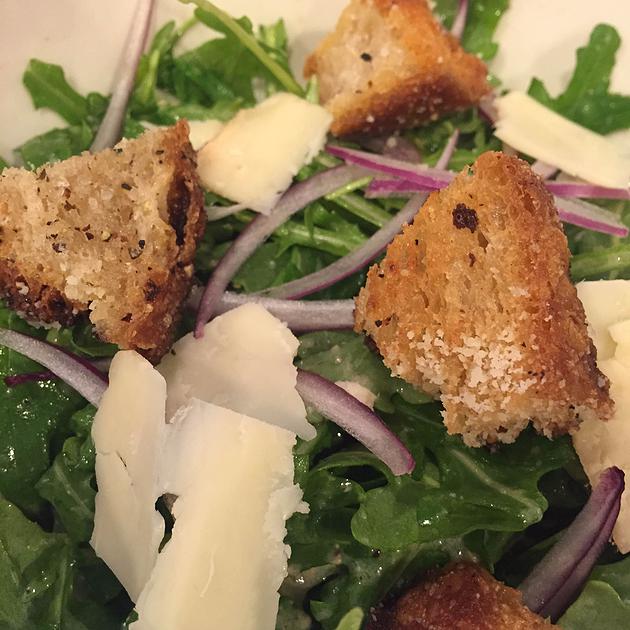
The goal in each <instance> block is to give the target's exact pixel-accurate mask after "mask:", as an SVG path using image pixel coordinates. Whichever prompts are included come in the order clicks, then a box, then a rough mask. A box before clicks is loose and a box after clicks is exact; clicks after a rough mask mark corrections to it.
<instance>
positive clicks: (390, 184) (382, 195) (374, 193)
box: [365, 179, 434, 199]
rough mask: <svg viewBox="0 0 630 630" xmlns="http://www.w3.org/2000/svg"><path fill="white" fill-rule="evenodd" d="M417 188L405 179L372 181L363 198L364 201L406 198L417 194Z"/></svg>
mask: <svg viewBox="0 0 630 630" xmlns="http://www.w3.org/2000/svg"><path fill="white" fill-rule="evenodd" d="M418 188H419V187H418V186H417V185H416V184H414V183H413V182H410V181H407V180H406V179H373V180H372V181H371V182H370V185H369V186H368V187H367V188H366V190H365V197H366V199H386V198H387V197H408V196H409V195H413V194H415V193H417V192H418ZM429 190H434V189H429Z"/></svg>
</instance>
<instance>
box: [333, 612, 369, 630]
mask: <svg viewBox="0 0 630 630" xmlns="http://www.w3.org/2000/svg"><path fill="white" fill-rule="evenodd" d="M363 617H364V614H363V611H362V610H361V609H360V608H353V609H352V610H349V611H348V612H347V613H346V614H345V615H344V616H343V619H342V620H341V621H340V622H339V625H338V626H337V628H336V630H361V626H362V625H363Z"/></svg>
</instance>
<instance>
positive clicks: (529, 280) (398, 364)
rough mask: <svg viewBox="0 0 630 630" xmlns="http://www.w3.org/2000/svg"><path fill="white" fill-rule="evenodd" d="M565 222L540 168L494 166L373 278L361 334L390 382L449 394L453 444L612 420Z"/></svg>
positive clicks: (432, 211) (465, 182) (481, 168)
mask: <svg viewBox="0 0 630 630" xmlns="http://www.w3.org/2000/svg"><path fill="white" fill-rule="evenodd" d="M568 268H569V251H568V248H567V240H566V237H565V235H564V233H563V231H562V226H561V224H560V221H559V219H558V213H557V210H556V208H555V206H554V203H553V197H552V196H551V195H550V194H549V192H548V191H547V189H546V188H545V186H544V184H543V183H542V181H541V180H540V179H539V178H538V176H536V175H535V174H534V173H533V172H532V171H531V169H530V168H529V166H528V165H527V164H526V163H525V162H523V161H522V160H519V159H517V158H514V157H509V156H507V155H504V154H502V153H491V152H489V153H485V154H483V155H482V156H481V157H480V158H479V159H478V160H477V161H476V162H475V164H474V165H473V167H472V169H470V170H465V171H464V172H463V173H461V174H460V175H458V176H457V178H456V179H455V180H454V181H453V182H452V184H451V185H450V186H449V187H448V188H446V189H444V190H442V191H440V192H435V193H433V194H432V195H431V196H430V197H429V198H428V200H427V201H426V203H425V204H424V206H423V207H422V208H421V210H420V212H419V213H418V214H417V216H416V217H415V220H414V222H413V223H412V224H411V225H408V226H406V227H405V229H404V231H403V233H402V234H401V235H399V236H398V237H396V239H395V240H394V241H393V242H392V244H391V245H390V246H389V248H388V250H387V254H386V256H385V258H384V260H383V261H382V262H381V263H380V264H379V265H375V266H373V267H372V268H371V269H370V271H369V274H368V278H367V282H366V285H365V287H364V288H363V289H362V291H361V293H360V294H359V296H358V298H357V301H356V315H355V318H356V328H357V330H364V331H365V332H367V333H368V334H369V335H371V337H372V338H373V340H374V341H375V342H376V345H377V346H378V349H379V350H380V352H381V354H382V356H383V359H384V361H385V364H386V365H387V366H388V367H389V368H390V369H391V370H392V372H393V373H394V374H395V375H397V376H401V377H402V378H404V379H405V380H407V381H409V382H410V383H412V384H413V385H415V386H417V387H418V388H420V389H423V390H424V391H426V392H428V393H431V394H436V393H438V392H440V393H441V399H442V402H443V404H444V412H443V413H444V420H445V424H446V427H447V428H448V430H449V432H451V433H461V434H462V435H463V436H464V440H465V441H466V443H468V444H469V445H473V446H477V445H480V444H482V443H484V442H489V443H491V442H497V441H498V442H512V441H514V439H515V438H516V437H517V435H518V434H519V433H520V432H521V431H522V430H523V429H524V428H525V427H526V425H527V424H528V422H529V421H530V420H531V421H532V423H533V424H534V426H535V428H536V429H537V430H538V431H540V432H542V433H544V434H545V435H547V436H549V437H551V436H555V435H558V434H561V433H565V432H567V431H570V430H571V429H574V428H575V427H577V425H578V424H579V422H580V420H582V419H608V418H609V417H610V416H611V413H612V410H613V403H612V401H611V399H610V397H609V395H608V385H609V384H608V380H607V379H606V378H605V376H604V375H603V374H602V373H601V372H600V371H599V370H598V369H597V365H596V361H595V359H596V351H595V348H594V346H593V343H592V342H591V340H590V339H589V336H588V333H587V328H586V322H585V315H584V309H583V307H582V304H581V302H580V301H579V300H578V297H577V293H576V290H575V287H574V286H573V285H572V284H571V281H570V280H569V275H568Z"/></svg>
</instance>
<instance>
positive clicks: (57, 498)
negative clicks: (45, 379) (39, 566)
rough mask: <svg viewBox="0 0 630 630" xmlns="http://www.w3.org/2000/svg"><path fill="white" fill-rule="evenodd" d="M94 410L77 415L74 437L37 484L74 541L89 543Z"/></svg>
mask: <svg viewBox="0 0 630 630" xmlns="http://www.w3.org/2000/svg"><path fill="white" fill-rule="evenodd" d="M94 412H95V410H94V408H93V407H91V406H89V407H86V408H85V409H84V410H82V411H80V412H78V413H76V414H75V415H74V416H73V418H72V421H71V424H72V428H73V429H74V432H75V435H73V436H71V437H69V438H67V439H66V441H65V442H64V444H63V448H62V449H61V452H60V453H59V454H58V455H57V457H55V460H54V461H53V465H52V466H51V467H50V468H49V469H48V470H47V471H46V472H45V473H44V475H43V476H42V478H41V479H40V480H39V481H38V482H37V486H36V489H37V491H38V492H39V494H40V496H41V497H42V498H44V499H46V500H47V501H48V502H49V503H51V504H52V506H53V507H54V508H55V512H56V515H57V517H58V518H59V521H60V523H61V525H62V526H63V528H64V530H65V531H67V532H68V534H69V535H70V537H71V538H72V540H73V541H75V542H88V541H89V539H90V537H91V535H92V528H93V526H94V497H95V496H96V490H95V485H96V482H95V475H94V463H95V451H94V445H93V443H92V438H91V437H90V428H91V425H92V419H93V417H94Z"/></svg>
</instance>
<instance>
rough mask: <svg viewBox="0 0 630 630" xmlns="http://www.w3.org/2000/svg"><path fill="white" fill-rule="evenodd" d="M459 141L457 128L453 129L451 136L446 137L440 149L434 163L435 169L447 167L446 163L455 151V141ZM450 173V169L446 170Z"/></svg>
mask: <svg viewBox="0 0 630 630" xmlns="http://www.w3.org/2000/svg"><path fill="white" fill-rule="evenodd" d="M458 141H459V129H455V131H454V132H453V133H452V134H451V137H450V138H449V139H448V141H447V143H446V144H445V145H444V149H443V150H442V155H440V158H439V159H438V161H437V162H436V163H435V168H436V169H437V170H442V169H447V168H448V163H449V162H450V161H451V158H452V157H453V153H455V149H456V148H457V143H458ZM447 172H449V173H450V171H447Z"/></svg>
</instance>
